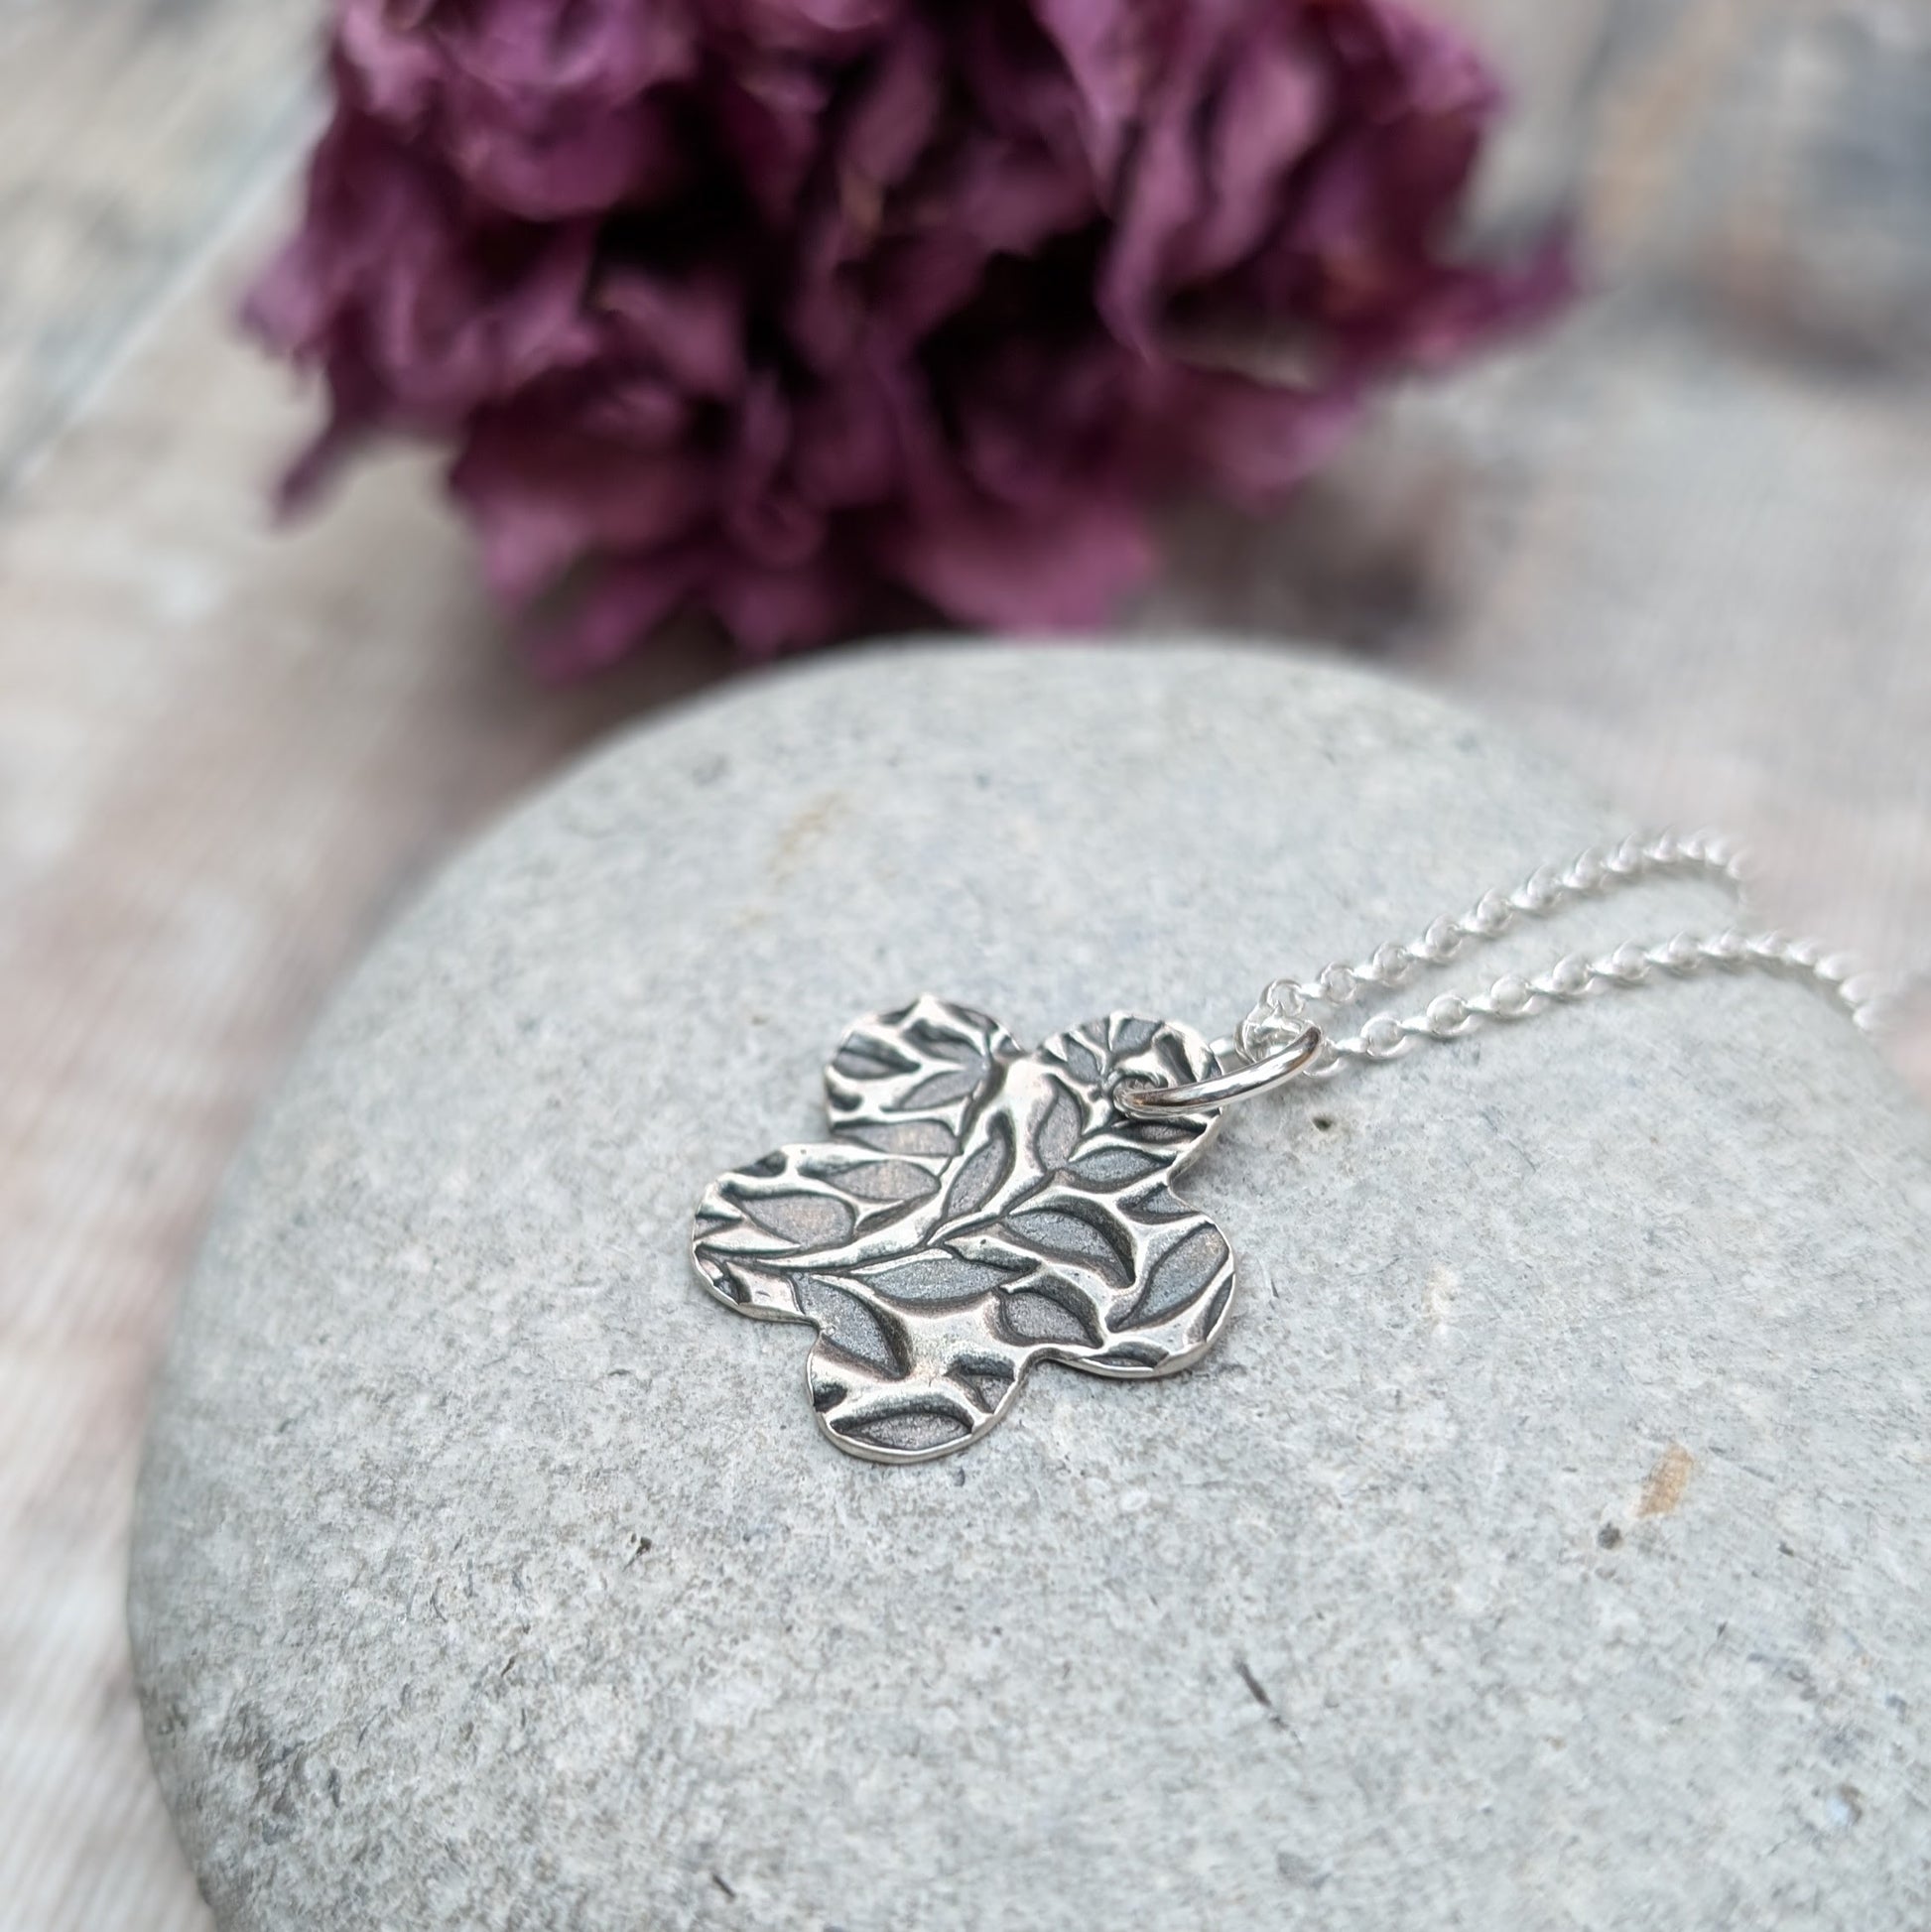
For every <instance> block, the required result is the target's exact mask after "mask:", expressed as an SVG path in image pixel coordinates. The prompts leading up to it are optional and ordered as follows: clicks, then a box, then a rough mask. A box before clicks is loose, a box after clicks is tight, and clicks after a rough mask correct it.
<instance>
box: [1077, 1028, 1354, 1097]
mask: <svg viewBox="0 0 1931 1932" xmlns="http://www.w3.org/2000/svg"><path fill="white" fill-rule="evenodd" d="M1320 1051H1321V1029H1320V1028H1319V1027H1318V1026H1310V1027H1304V1028H1303V1029H1302V1030H1301V1031H1300V1032H1299V1033H1298V1034H1296V1035H1295V1037H1294V1038H1293V1039H1292V1040H1290V1041H1289V1042H1288V1043H1287V1045H1286V1046H1284V1047H1282V1048H1281V1050H1280V1051H1279V1052H1278V1053H1269V1054H1263V1055H1262V1056H1261V1058H1260V1059H1258V1060H1256V1061H1254V1062H1253V1063H1252V1064H1251V1065H1250V1066H1246V1067H1236V1068H1235V1069H1234V1070H1233V1071H1232V1073H1230V1074H1217V1075H1216V1076H1215V1077H1214V1078H1213V1079H1212V1080H1194V1081H1188V1082H1186V1083H1185V1084H1184V1085H1182V1086H1179V1087H1156V1086H1155V1085H1154V1084H1153V1083H1152V1082H1151V1081H1132V1082H1125V1081H1122V1082H1121V1083H1120V1085H1119V1086H1118V1087H1117V1088H1115V1089H1114V1090H1113V1101H1114V1104H1115V1105H1117V1106H1119V1107H1121V1108H1123V1109H1124V1110H1125V1111H1126V1112H1128V1113H1137V1114H1141V1115H1146V1114H1156V1113H1192V1112H1194V1111H1195V1110H1196V1109H1197V1108H1200V1107H1209V1106H1224V1105H1225V1104H1226V1103H1227V1102H1228V1101H1229V1100H1251V1099H1253V1098H1255V1097H1256V1096H1257V1095H1262V1094H1271V1093H1272V1092H1273V1091H1274V1089H1275V1088H1277V1087H1280V1086H1283V1085H1285V1083H1287V1082H1288V1081H1290V1080H1292V1079H1293V1078H1294V1076H1295V1075H1296V1074H1298V1073H1299V1072H1300V1071H1301V1070H1302V1069H1303V1068H1304V1067H1306V1066H1307V1064H1308V1062H1309V1061H1311V1060H1312V1059H1313V1058H1314V1057H1315V1055H1316V1054H1318V1053H1319V1052H1320Z"/></svg>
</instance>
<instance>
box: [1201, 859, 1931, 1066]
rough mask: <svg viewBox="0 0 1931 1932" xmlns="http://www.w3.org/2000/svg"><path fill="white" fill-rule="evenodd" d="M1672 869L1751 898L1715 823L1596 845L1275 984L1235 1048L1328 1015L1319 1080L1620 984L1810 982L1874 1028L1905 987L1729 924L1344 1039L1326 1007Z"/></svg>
mask: <svg viewBox="0 0 1931 1932" xmlns="http://www.w3.org/2000/svg"><path fill="white" fill-rule="evenodd" d="M1670 877H1675V878H1686V877H1687V878H1702V879H1707V880H1710V881H1713V882H1715V883H1717V884H1720V885H1723V886H1726V887H1728V888H1729V889H1730V890H1731V891H1733V892H1735V893H1736V894H1737V895H1738V900H1739V902H1740V901H1741V900H1742V898H1743V897H1744V894H1745V890H1746V885H1747V877H1748V867H1747V861H1746V860H1745V858H1744V857H1743V855H1742V853H1741V852H1740V851H1738V849H1737V847H1736V846H1735V845H1733V844H1732V843H1731V842H1730V841H1729V840H1727V839H1725V838H1723V837H1720V836H1719V835H1717V834H1715V833H1696V834H1694V835H1692V836H1690V837H1677V836H1676V835H1675V834H1673V833H1668V832H1665V833H1659V834H1657V835H1655V836H1654V837H1630V838H1625V839H1623V840H1622V841H1621V843H1620V844H1617V845H1612V846H1610V847H1609V848H1607V849H1604V848H1601V847H1595V846H1592V847H1591V848H1590V849H1589V850H1588V851H1585V852H1583V853H1581V854H1580V855H1579V856H1578V857H1577V858H1576V859H1574V860H1573V861H1572V862H1571V863H1570V864H1569V865H1567V866H1565V867H1556V866H1546V865H1545V866H1542V867H1539V868H1538V869H1537V870H1536V871H1534V872H1532V873H1530V874H1529V876H1528V878H1527V879H1526V880H1524V881H1523V883H1522V884H1521V885H1520V886H1518V887H1517V888H1516V889H1515V890H1514V891H1513V892H1484V893H1483V894H1482V895H1481V897H1480V899H1478V900H1477V901H1476V903H1475V905H1474V906H1473V907H1472V908H1471V909H1470V910H1469V911H1468V912H1466V913H1464V914H1463V915H1462V916H1461V917H1460V918H1459V919H1458V918H1454V917H1446V918H1441V919H1437V920H1434V921H1433V922H1432V923H1431V924H1430V925H1429V926H1428V927H1427V928H1426V929H1425V930H1424V931H1423V932H1422V933H1421V935H1420V936H1419V937H1418V938H1416V939H1413V940H1410V941H1408V942H1407V943H1406V944H1402V943H1400V942H1398V941H1397V942H1391V943H1389V944H1388V945H1385V946H1378V947H1376V948H1375V950H1374V951H1373V952H1372V953H1371V954H1370V955H1369V956H1368V957H1367V958H1366V959H1365V960H1363V961H1360V962H1359V963H1357V964H1355V965H1352V966H1351V965H1348V964H1346V963H1343V962H1336V963H1335V964H1333V965H1331V966H1324V967H1323V968H1322V969H1321V970H1320V971H1319V972H1318V973H1316V974H1315V976H1314V977H1313V978H1312V979H1291V978H1281V979H1276V980H1274V981H1272V982H1271V983H1270V984H1269V985H1268V986H1267V988H1266V990H1265V991H1264V992H1262V994H1261V996H1260V998H1259V1000H1258V1001H1257V1002H1256V1003H1255V1005H1254V1007H1253V1010H1252V1011H1251V1012H1250V1013H1248V1015H1247V1017H1246V1018H1245V1019H1244V1020H1242V1021H1241V1022H1240V1027H1239V1031H1238V1032H1237V1034H1236V1035H1235V1036H1234V1044H1236V1045H1237V1046H1238V1048H1239V1051H1240V1053H1241V1055H1242V1056H1243V1057H1244V1058H1245V1059H1246V1060H1247V1061H1249V1062H1254V1061H1259V1060H1262V1059H1265V1058H1266V1057H1267V1056H1269V1055H1270V1054H1275V1053H1279V1052H1280V1051H1281V1050H1282V1048H1284V1047H1286V1046H1287V1045H1289V1044H1290V1043H1291V1042H1294V1041H1296V1040H1299V1039H1301V1038H1302V1037H1303V1036H1304V1035H1305V1034H1306V1031H1307V1028H1308V1026H1309V1025H1310V1024H1311V1023H1315V1024H1320V1025H1321V1029H1322V1033H1323V1035H1324V1038H1323V1041H1322V1046H1321V1051H1320V1053H1319V1054H1318V1056H1317V1057H1316V1058H1315V1059H1314V1061H1313V1062H1312V1063H1311V1065H1310V1066H1309V1068H1308V1073H1309V1075H1310V1076H1312V1077H1315V1078H1320V1077H1322V1076H1326V1075H1332V1074H1334V1073H1337V1072H1338V1071H1339V1070H1340V1069H1341V1067H1342V1066H1343V1065H1345V1064H1346V1063H1347V1062H1348V1061H1351V1060H1355V1061H1378V1060H1395V1059H1398V1058H1399V1057H1400V1056H1401V1055H1402V1054H1404V1053H1407V1052H1408V1051H1409V1050H1410V1049H1411V1048H1412V1047H1414V1046H1416V1045H1417V1044H1419V1043H1429V1042H1438V1043H1446V1042H1447V1041H1450V1040H1459V1039H1461V1038H1462V1037H1463V1036H1464V1035H1465V1034H1469V1033H1473V1032H1475V1031H1476V1030H1477V1029H1478V1028H1480V1027H1482V1026H1485V1025H1491V1024H1500V1023H1502V1022H1510V1023H1512V1022H1515V1021H1519V1020H1526V1019H1533V1018H1535V1017H1536V1016H1537V1015H1538V1014H1540V1013H1544V1012H1547V1011H1548V1010H1549V1008H1550V1007H1552V1006H1573V1005H1577V1004H1579V1003H1580V1002H1581V1001H1583V1000H1586V999H1593V998H1594V997H1595V996H1596V995H1597V994H1598V993H1601V992H1605V991H1608V990H1609V989H1611V988H1616V987H1636V986H1642V985H1646V984H1648V983H1650V982H1651V981H1652V980H1654V979H1657V978H1659V977H1671V978H1689V977H1691V976H1693V975H1695V974H1697V973H1700V972H1711V971H1724V972H1748V971H1757V972H1771V973H1776V974H1780V975H1781V976H1783V977H1785V978H1792V979H1800V980H1807V981H1809V982H1810V983H1811V984H1813V985H1815V986H1816V987H1818V988H1819V989H1820V990H1821V991H1822V992H1824V993H1825V994H1827V995H1828V996H1829V997H1830V998H1831V999H1832V1000H1833V1001H1835V1002H1836V1004H1838V1005H1839V1006H1841V1007H1842V1008H1843V1009H1844V1010H1845V1011H1846V1012H1847V1013H1848V1014H1849V1015H1850V1017H1851V1019H1852V1021H1853V1022H1854V1024H1856V1025H1857V1026H1859V1027H1861V1028H1863V1029H1865V1030H1867V1031H1869V1030H1871V1029H1872V1028H1873V1027H1875V1026H1876V1025H1877V1024H1879V1023H1880V1021H1881V1019H1882V1016H1883V1012H1884V1009H1885V1008H1886V1006H1887V1005H1888V1004H1889V1002H1890V1001H1891V1000H1892V998H1893V997H1895V996H1896V995H1897V993H1898V991H1899V988H1898V986H1897V985H1896V984H1895V983H1893V982H1891V981H1889V980H1886V979H1884V978H1882V977H1881V976H1880V975H1877V974H1874V973H1867V972H1861V971H1859V970H1858V968H1857V966H1855V965H1854V963H1853V962H1852V961H1851V960H1850V959H1849V958H1848V957H1847V956H1846V955H1844V954H1840V953H1831V952H1827V951H1826V950H1825V948H1824V947H1823V946H1821V945H1820V944H1819V943H1818V942H1817V941H1815V940H1810V939H1793V938H1791V937H1790V936H1789V935H1787V934H1784V933H1779V932H1758V933H1749V932H1742V931H1739V930H1737V929H1735V928H1726V929H1725V930H1724V931H1722V932H1719V933H1714V934H1708V935H1694V934H1689V933H1678V934H1677V935H1676V936H1675V937H1674V938H1671V939H1667V940H1663V941H1661V942H1660V943H1657V944H1650V945H1643V944H1637V943H1625V944H1623V945H1621V946H1618V947H1616V948H1615V949H1614V950H1613V951H1611V952H1609V953H1608V954H1605V955H1603V956H1602V957H1601V958H1590V957H1589V956H1587V955H1585V954H1581V953H1570V954H1567V955H1565V957H1563V958H1562V959H1560V960H1558V961H1556V963H1555V964H1554V965H1553V966H1550V967H1549V968H1548V970H1547V971H1546V972H1542V973H1539V974H1535V975H1524V974H1521V973H1514V972H1509V973H1504V974H1503V975H1502V976H1501V977H1500V978H1499V979H1497V980H1495V981H1494V982H1493V984H1491V985H1490V986H1489V988H1488V990H1487V991H1486V992H1485V993H1440V994H1438V995H1437V996H1436V997H1435V998H1434V999H1432V1000H1430V1001H1429V1002H1428V1005H1427V1006H1426V1007H1425V1008H1424V1009H1423V1010H1422V1011H1421V1012H1419V1013H1414V1014H1411V1015H1409V1016H1407V1017H1406V1018H1403V1017H1401V1016H1400V1015H1398V1014H1396V1013H1393V1012H1381V1013H1376V1014H1375V1015H1374V1016H1373V1017H1372V1018H1371V1019H1369V1020H1367V1021H1366V1022H1365V1023H1364V1024H1363V1025H1362V1027H1361V1029H1360V1031H1359V1032H1357V1033H1354V1034H1352V1035H1349V1036H1346V1037H1341V1036H1340V1035H1339V1029H1337V1028H1335V1027H1334V1026H1333V1025H1332V1024H1331V1023H1330V1022H1329V1021H1327V1020H1326V1018H1325V1016H1324V1010H1325V1012H1334V1011H1339V1010H1340V1009H1343V1008H1346V1007H1350V1006H1354V1005H1357V1004H1359V1003H1360V1002H1361V1001H1362V1000H1363V998H1364V997H1365V995H1366V994H1367V993H1368V992H1370V991H1386V992H1393V991H1398V990H1399V989H1400V988H1402V987H1404V986H1406V985H1407V984H1408V983H1409V982H1410V981H1411V980H1412V979H1413V978H1414V977H1415V976H1416V975H1417V974H1418V973H1420V972H1423V971H1425V970H1428V969H1430V968H1433V967H1438V966H1448V965H1450V964H1452V963H1453V962H1454V961H1456V960H1459V959H1461V958H1462V957H1463V956H1464V955H1465V954H1467V953H1469V952H1471V951H1472V950H1474V949H1475V948H1476V947H1479V946H1481V945H1485V944H1487V943H1489V942H1490V941H1493V940H1498V939H1500V938H1502V936H1503V935H1504V934H1507V933H1510V932H1512V931H1514V930H1515V929H1516V928H1517V927H1518V926H1520V925H1521V924H1522V923H1523V922H1525V921H1529V920H1538V919H1546V918H1548V917H1550V916H1551V915H1552V914H1555V913H1559V912H1561V911H1563V910H1564V909H1565V908H1567V907H1570V906H1573V905H1576V904H1578V903H1580V902H1582V901H1585V900H1592V899H1603V898H1607V897H1609V895H1610V894H1612V893H1614V892H1616V891H1618V890H1620V889H1621V888H1622V887H1624V886H1629V885H1636V884H1639V883H1641V882H1642V881H1644V880H1647V879H1655V878H1670ZM1310 1009H1317V1010H1315V1011H1314V1012H1311V1011H1310Z"/></svg>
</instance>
